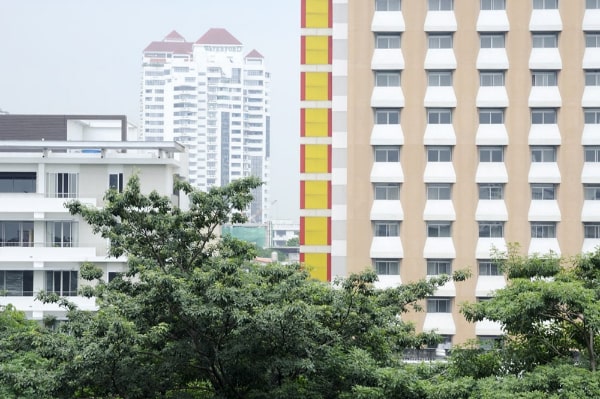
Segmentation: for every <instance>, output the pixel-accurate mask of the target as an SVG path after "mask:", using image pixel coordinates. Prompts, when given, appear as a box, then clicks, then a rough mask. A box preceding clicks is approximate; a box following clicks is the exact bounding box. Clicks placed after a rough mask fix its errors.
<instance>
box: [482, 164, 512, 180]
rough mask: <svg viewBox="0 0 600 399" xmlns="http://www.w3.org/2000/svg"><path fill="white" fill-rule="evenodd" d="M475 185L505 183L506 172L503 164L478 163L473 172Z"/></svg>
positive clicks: (506, 178)
mask: <svg viewBox="0 0 600 399" xmlns="http://www.w3.org/2000/svg"><path fill="white" fill-rule="evenodd" d="M475 182H476V183H506V182H508V172H507V171H506V165H505V164H504V162H479V165H477V172H475Z"/></svg>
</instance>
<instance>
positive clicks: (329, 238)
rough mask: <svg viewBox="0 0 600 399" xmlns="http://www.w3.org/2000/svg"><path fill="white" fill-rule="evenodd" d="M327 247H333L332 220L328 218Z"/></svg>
mask: <svg viewBox="0 0 600 399" xmlns="http://www.w3.org/2000/svg"><path fill="white" fill-rule="evenodd" d="M327 245H331V218H330V217H328V218H327Z"/></svg>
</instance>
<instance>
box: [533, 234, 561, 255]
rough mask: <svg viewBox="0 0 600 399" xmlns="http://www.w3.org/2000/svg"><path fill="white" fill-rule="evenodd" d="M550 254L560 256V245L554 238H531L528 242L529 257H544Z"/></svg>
mask: <svg viewBox="0 0 600 399" xmlns="http://www.w3.org/2000/svg"><path fill="white" fill-rule="evenodd" d="M550 252H552V253H554V254H556V255H557V256H560V245H558V239H556V238H532V239H531V241H530V242H529V250H528V251H527V253H528V254H529V255H534V254H539V255H546V254H549V253H550Z"/></svg>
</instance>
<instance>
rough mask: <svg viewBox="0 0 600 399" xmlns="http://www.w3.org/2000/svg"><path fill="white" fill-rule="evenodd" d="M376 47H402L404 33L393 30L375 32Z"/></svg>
mask: <svg viewBox="0 0 600 399" xmlns="http://www.w3.org/2000/svg"><path fill="white" fill-rule="evenodd" d="M384 44H385V45H384ZM375 48H376V49H379V50H389V49H399V48H402V34H400V33H393V32H378V33H375Z"/></svg>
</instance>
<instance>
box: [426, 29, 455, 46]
mask: <svg viewBox="0 0 600 399" xmlns="http://www.w3.org/2000/svg"><path fill="white" fill-rule="evenodd" d="M428 37H429V48H430V49H440V48H452V34H450V33H430V34H429V35H428Z"/></svg>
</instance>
